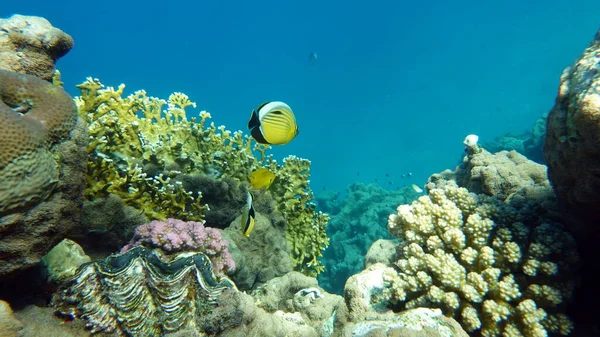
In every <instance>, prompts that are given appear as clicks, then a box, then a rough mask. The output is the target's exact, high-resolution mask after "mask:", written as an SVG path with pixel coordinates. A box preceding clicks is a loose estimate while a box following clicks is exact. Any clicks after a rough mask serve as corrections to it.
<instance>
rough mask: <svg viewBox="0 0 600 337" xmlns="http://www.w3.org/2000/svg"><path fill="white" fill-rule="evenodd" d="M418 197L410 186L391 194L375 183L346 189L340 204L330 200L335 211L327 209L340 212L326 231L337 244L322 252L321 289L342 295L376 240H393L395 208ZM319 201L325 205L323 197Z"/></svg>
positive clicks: (351, 186) (353, 185)
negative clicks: (391, 228) (390, 227)
mask: <svg viewBox="0 0 600 337" xmlns="http://www.w3.org/2000/svg"><path fill="white" fill-rule="evenodd" d="M417 196H418V194H417V193H416V192H415V191H414V190H413V189H412V188H409V187H406V188H403V189H401V190H394V191H390V190H386V189H383V188H382V187H380V186H378V185H376V184H352V185H350V186H348V187H347V188H346V197H345V198H344V200H342V201H338V202H337V205H334V204H333V203H332V202H330V201H328V202H327V204H328V205H329V207H332V208H325V210H326V211H328V210H334V209H339V212H338V213H333V212H331V213H330V216H331V221H330V223H329V225H328V226H327V232H328V233H329V237H330V240H331V241H332V242H335V243H336V244H335V245H331V246H329V247H328V248H327V249H326V250H325V252H324V253H323V259H322V263H323V265H324V266H325V271H324V272H323V273H321V274H320V275H319V282H320V284H321V286H322V287H323V288H325V289H327V291H329V292H332V293H335V294H340V295H341V294H342V293H343V291H344V284H345V283H346V280H347V279H348V277H350V276H351V275H353V274H355V273H358V272H359V271H360V270H362V268H363V267H364V257H365V254H366V253H367V249H368V248H369V246H371V244H372V243H373V242H374V241H375V240H377V239H383V238H385V239H391V238H392V237H391V236H390V234H389V232H388V230H387V227H386V226H385V223H386V219H387V217H388V215H389V214H390V213H391V212H393V211H394V209H395V207H396V205H399V204H404V203H409V202H411V201H413V200H415V199H416V198H417ZM320 201H322V202H323V203H325V200H324V199H323V198H321V199H320Z"/></svg>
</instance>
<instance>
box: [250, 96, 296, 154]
mask: <svg viewBox="0 0 600 337" xmlns="http://www.w3.org/2000/svg"><path fill="white" fill-rule="evenodd" d="M248 130H250V134H251V135H252V138H254V140H256V141H257V142H258V143H261V144H271V145H283V144H287V143H289V142H291V141H292V139H294V138H295V137H296V136H297V135H298V125H297V124H296V116H294V112H293V111H292V109H291V108H290V106H289V105H287V104H285V103H283V102H266V103H263V104H261V105H259V106H258V108H256V109H254V110H252V114H251V115H250V121H248Z"/></svg>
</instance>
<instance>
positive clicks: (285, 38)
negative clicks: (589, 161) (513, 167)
mask: <svg viewBox="0 0 600 337" xmlns="http://www.w3.org/2000/svg"><path fill="white" fill-rule="evenodd" d="M14 13H18V14H26V15H39V16H43V17H45V18H47V19H48V20H50V22H51V23H52V24H53V25H54V26H55V27H58V28H60V29H62V30H64V31H65V32H67V33H69V34H70V35H72V36H73V38H74V39H75V47H74V49H73V50H72V51H71V52H70V53H69V54H67V55H66V56H65V57H64V58H63V59H61V60H60V61H59V63H58V68H59V69H60V70H61V72H62V74H63V80H64V82H65V88H66V89H67V90H68V91H69V92H70V93H71V94H73V95H77V94H78V92H77V89H76V88H75V87H74V86H75V85H76V84H78V83H81V82H83V81H84V80H85V78H86V77H87V76H91V77H96V78H99V79H100V80H101V81H102V82H103V83H104V84H106V85H111V86H117V85H119V84H120V83H125V84H126V85H127V89H128V90H127V92H128V93H131V92H133V91H135V90H138V89H146V90H147V92H148V93H149V95H151V96H157V97H162V98H167V97H168V95H169V94H170V93H171V92H174V91H180V92H184V93H186V94H188V95H189V96H190V98H191V99H192V100H193V101H195V102H197V103H198V108H199V109H198V110H196V111H194V114H197V112H198V111H200V110H202V109H204V110H207V111H209V112H211V114H212V115H213V121H214V122H215V123H216V124H217V125H221V124H224V125H226V126H227V127H228V128H229V129H232V130H237V129H241V130H244V131H246V129H245V127H246V123H247V119H248V117H249V115H250V111H251V110H252V108H254V107H255V106H256V105H258V104H260V103H261V102H263V101H266V100H282V101H285V102H287V103H288V104H290V105H291V106H292V108H293V109H294V111H295V113H296V115H297V119H298V124H299V127H300V135H299V136H298V137H297V138H296V139H295V140H294V141H293V142H292V143H290V144H288V145H285V146H281V147H278V148H277V149H275V153H276V155H277V157H278V158H283V157H284V156H286V155H289V154H294V155H298V156H301V157H305V158H308V159H310V160H311V161H312V163H313V167H312V172H313V178H312V186H313V188H314V189H315V190H317V191H318V190H320V189H321V188H323V187H327V188H337V189H343V188H344V187H345V186H346V185H347V184H349V183H351V182H373V181H374V180H375V179H377V181H378V182H379V183H381V184H382V185H384V186H387V187H389V186H390V185H388V184H389V182H392V183H393V185H391V186H392V187H395V186H400V185H404V184H411V183H417V184H422V183H424V182H425V180H426V178H427V177H428V176H429V175H430V174H432V173H435V172H439V171H441V170H443V169H445V168H454V166H455V165H456V163H457V161H458V159H459V158H460V156H461V154H462V150H463V145H462V141H463V139H464V137H465V136H466V135H467V134H469V133H476V134H478V135H479V136H480V140H481V141H490V140H493V138H494V137H496V136H498V135H502V134H504V133H506V132H521V131H524V130H526V129H529V128H530V127H531V126H532V125H533V122H534V121H535V120H536V119H537V118H539V117H540V116H541V115H542V114H543V113H546V112H548V111H549V109H550V108H551V107H552V105H553V102H554V98H555V94H556V90H557V85H558V80H559V76H560V74H561V72H562V70H563V69H564V68H565V67H566V66H568V65H570V64H571V63H572V62H573V61H574V60H575V58H576V57H577V56H578V55H580V54H581V52H582V50H583V49H584V48H585V47H586V46H587V44H588V43H589V41H591V39H592V38H593V36H594V34H595V33H596V31H597V29H598V27H599V22H598V13H600V1H597V0H577V1H554V0H544V1H538V0H536V1H523V0H507V1H493V2H484V1H436V0H430V1H424V2H417V1H411V2H400V1H354V0H346V1H324V0H320V1H314V0H309V1H306V0H305V1H281V0H279V1H210V2H207V1H194V2H192V1H156V2H152V1H139V2H138V1H121V2H106V1H103V2H85V1H27V2H11V3H10V4H8V5H3V6H2V8H0V16H2V17H7V16H9V15H11V14H14ZM311 52H316V53H317V54H318V60H317V62H316V63H315V64H311V63H310V62H309V59H308V55H309V53H311ZM408 172H412V173H413V176H412V177H410V178H402V175H403V174H406V173H408ZM386 174H387V175H389V177H386Z"/></svg>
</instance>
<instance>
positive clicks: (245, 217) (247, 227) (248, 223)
mask: <svg viewBox="0 0 600 337" xmlns="http://www.w3.org/2000/svg"><path fill="white" fill-rule="evenodd" d="M247 193H248V195H247V196H246V204H245V205H244V207H243V208H242V223H241V227H242V234H244V236H245V237H247V238H249V237H250V234H252V231H253V230H254V217H255V216H256V214H255V212H254V206H253V205H252V194H250V192H247Z"/></svg>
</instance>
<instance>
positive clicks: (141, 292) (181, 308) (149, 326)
mask: <svg viewBox="0 0 600 337" xmlns="http://www.w3.org/2000/svg"><path fill="white" fill-rule="evenodd" d="M226 289H235V290H237V288H236V286H235V284H234V283H233V282H232V281H231V280H229V279H228V278H227V277H225V276H215V275H214V274H213V269H212V264H211V262H210V260H209V259H208V257H207V256H206V255H204V254H201V253H182V254H179V255H176V256H175V257H173V258H170V259H169V260H167V259H166V258H165V257H163V256H161V254H160V253H158V252H157V251H154V250H149V249H146V248H144V247H136V248H134V249H131V250H129V251H128V252H126V253H124V254H115V255H111V256H109V257H107V258H106V259H105V260H100V261H95V262H90V263H86V264H83V265H81V267H79V269H78V270H77V272H76V273H75V275H74V276H73V277H72V278H71V279H70V280H68V281H67V282H65V283H64V285H63V286H62V287H61V288H60V289H59V290H58V291H57V292H56V293H55V294H54V297H53V298H52V305H53V306H54V307H55V308H57V310H58V311H59V312H60V313H62V314H64V315H71V316H73V317H76V318H81V319H85V320H87V321H88V323H87V326H88V327H89V328H90V329H91V332H92V333H96V332H105V333H114V334H115V335H116V336H144V337H146V336H147V337H152V336H162V335H164V334H165V333H168V332H173V331H178V330H180V329H183V328H188V327H191V328H194V329H195V328H197V327H199V326H200V324H199V323H200V322H202V317H203V315H204V314H206V313H208V312H210V311H211V310H212V309H213V308H214V307H216V306H218V305H219V299H220V295H221V293H222V292H223V291H224V290H226Z"/></svg>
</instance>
